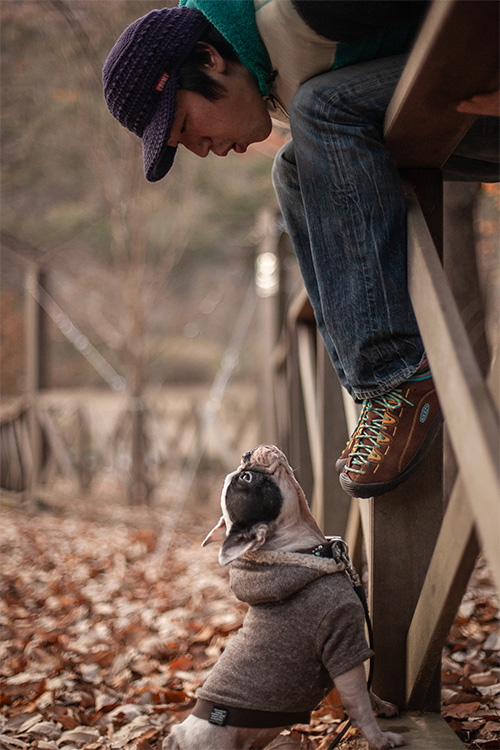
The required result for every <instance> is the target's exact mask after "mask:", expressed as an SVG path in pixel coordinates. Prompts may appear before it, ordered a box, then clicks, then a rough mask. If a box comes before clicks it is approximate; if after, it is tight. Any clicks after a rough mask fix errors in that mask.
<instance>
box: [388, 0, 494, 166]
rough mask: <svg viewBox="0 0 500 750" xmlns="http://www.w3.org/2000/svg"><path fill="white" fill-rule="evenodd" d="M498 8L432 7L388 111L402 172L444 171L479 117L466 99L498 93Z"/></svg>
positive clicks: (444, 0) (464, 2) (471, 3)
mask: <svg viewBox="0 0 500 750" xmlns="http://www.w3.org/2000/svg"><path fill="white" fill-rule="evenodd" d="M498 11H499V7H498V3H497V2H495V1H490V0H485V1H484V2H477V0H438V1H435V2H434V3H433V5H432V6H431V8H430V10H429V13H428V15H427V18H426V20H425V22H424V24H423V27H422V29H421V31H420V33H419V35H418V38H417V40H416V42H415V45H414V48H413V50H412V52H411V54H410V57H409V59H408V62H407V64H406V66H405V69H404V71H403V74H402V76H401V79H400V82H399V84H398V86H397V88H396V91H395V92H394V95H393V98H392V100H391V103H390V105H389V107H388V109H387V113H386V119H385V135H386V143H387V146H388V148H389V150H390V151H391V152H392V154H393V155H394V157H395V158H396V161H397V162H398V164H399V166H401V167H441V166H442V165H443V164H444V162H445V161H446V159H447V158H448V157H449V156H450V154H451V153H452V152H453V150H454V149H455V147H456V146H457V145H458V143H459V142H460V141H461V139H462V138H463V136H464V135H465V133H466V132H467V130H468V129H469V128H470V126H471V124H472V123H473V122H474V119H475V117H474V116H472V115H466V114H463V113H460V112H457V111H456V105H457V104H458V102H459V101H461V100H462V99H466V98H469V97H471V96H473V95H474V94H478V93H485V92H489V91H496V90H497V88H498V54H499V53H498Z"/></svg>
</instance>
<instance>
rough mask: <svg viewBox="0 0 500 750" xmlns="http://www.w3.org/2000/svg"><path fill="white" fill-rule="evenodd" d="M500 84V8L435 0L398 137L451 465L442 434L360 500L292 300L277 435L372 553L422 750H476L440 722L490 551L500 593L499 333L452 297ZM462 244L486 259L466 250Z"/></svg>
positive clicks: (343, 421)
mask: <svg viewBox="0 0 500 750" xmlns="http://www.w3.org/2000/svg"><path fill="white" fill-rule="evenodd" d="M495 87H498V3H496V2H480V3H477V2H467V1H464V0H439V1H438V2H435V3H434V4H433V5H432V6H431V8H430V11H429V13H428V16H427V19H426V21H425V23H424V26H423V28H422V30H421V32H420V34H419V37H418V38H417V40H416V43H415V46H414V49H413V51H412V53H411V55H410V58H409V60H408V62H407V65H406V68H405V71H404V73H403V76H402V79H401V81H400V84H399V86H398V88H397V90H396V92H395V94H394V97H393V100H392V102H391V106H390V108H389V110H388V112H387V119H386V142H387V144H388V147H389V148H390V149H391V151H392V152H393V154H394V156H395V157H396V159H397V161H398V165H400V167H401V169H402V170H403V172H402V174H403V179H404V185H405V191H406V193H407V198H408V233H409V240H408V256H409V290H410V295H411V299H412V302H413V306H414V310H415V314H416V317H417V320H418V324H419V328H420V331H421V335H422V339H423V341H424V345H425V349H426V352H427V356H428V358H429V361H430V365H431V369H432V371H433V375H434V378H435V382H436V386H437V390H438V395H439V398H440V402H441V405H442V409H443V413H444V416H445V425H446V427H445V441H444V443H445V446H446V450H445V451H444V459H443V441H442V440H441V441H440V440H438V441H436V442H437V445H436V447H435V449H434V450H433V451H432V452H431V454H430V455H429V456H428V457H427V459H426V460H425V462H424V464H423V465H422V467H421V468H420V469H419V470H418V471H417V472H416V473H415V475H413V476H412V477H411V478H410V479H409V480H408V481H407V482H405V483H404V484H403V485H401V486H400V487H399V488H397V489H396V490H395V491H393V492H391V493H388V494H386V495H384V496H383V497H380V498H377V499H376V500H374V499H373V498H371V499H366V500H359V501H358V500H351V499H350V498H348V497H347V495H345V494H344V493H343V492H342V490H341V488H340V486H339V483H338V478H337V476H336V472H335V468H334V464H335V459H336V458H337V457H338V455H339V454H340V453H341V452H342V450H343V448H344V446H345V441H346V439H347V436H348V434H350V433H351V432H352V430H353V429H354V427H355V424H356V421H357V412H358V407H357V406H356V405H355V404H354V403H353V402H352V400H351V399H350V397H349V396H348V395H347V394H346V392H345V391H343V389H342V388H341V387H340V385H339V383H338V381H337V378H336V376H335V374H334V372H333V369H332V367H331V365H330V363H329V361H328V357H327V355H326V352H325V348H324V345H323V343H322V341H321V340H320V338H319V336H318V334H317V331H316V326H315V322H314V316H313V313H312V309H311V306H310V304H309V301H308V299H307V295H306V294H305V291H303V290H302V291H301V292H300V294H299V295H298V296H297V298H296V299H295V300H294V301H293V303H292V304H291V305H290V310H289V313H288V317H287V320H286V325H285V327H284V329H283V334H282V338H281V340H280V343H279V346H278V348H277V350H276V353H275V358H274V375H275V377H274V382H275V389H276V408H277V420H276V424H277V426H278V427H277V440H278V442H279V443H280V445H282V447H283V449H284V450H285V451H287V452H288V454H289V456H290V460H291V462H292V465H293V466H294V467H297V473H298V476H299V480H300V481H301V483H302V484H303V486H304V488H305V490H306V494H307V495H308V497H309V498H310V499H311V501H312V507H313V512H314V514H315V516H316V518H317V519H318V521H319V522H320V524H321V525H322V527H323V528H324V530H325V531H326V532H327V533H336V534H338V533H340V534H342V533H343V534H344V535H345V536H346V539H347V541H348V543H349V545H350V548H351V554H352V556H353V558H354V560H355V562H356V563H357V564H358V565H359V564H360V562H361V550H362V546H364V554H365V559H366V562H367V568H368V579H369V583H368V588H369V601H370V610H371V617H372V621H373V630H374V640H375V652H376V658H375V674H374V681H373V686H374V690H375V691H376V692H378V693H379V694H380V695H382V696H383V697H384V698H386V699H389V700H392V701H394V702H395V703H397V704H398V705H399V706H400V708H401V709H404V710H406V711H412V710H413V711H427V712H430V715H429V717H428V718H427V719H426V718H422V717H419V716H417V715H415V714H411V713H409V714H407V715H406V716H405V718H404V720H403V719H402V720H401V721H404V722H406V724H405V726H406V731H407V732H408V733H409V734H408V735H407V737H408V742H409V743H411V746H412V747H416V748H424V747H425V748H426V750H432V748H436V750H437V749H439V750H448V748H450V750H451V749H452V748H454V747H461V746H462V745H461V743H460V741H459V740H458V739H457V737H456V736H455V735H454V734H453V733H452V732H451V731H450V730H448V728H447V726H446V725H445V723H444V721H442V720H440V718H439V717H438V716H437V714H438V713H439V710H440V657H441V650H442V647H443V644H444V641H445V639H446V636H447V634H448V632H449V629H450V627H451V624H452V622H453V618H454V616H455V613H456V610H457V608H458V605H459V603H460V600H461V598H462V596H463V593H464V591H465V587H466V585H467V582H468V579H469V577H470V574H471V572H472V569H473V566H474V564H475V561H476V558H477V554H478V552H479V551H480V550H482V551H483V553H484V555H485V556H486V558H487V561H488V563H489V566H490V569H491V572H492V576H493V578H494V581H495V582H496V584H497V586H499V585H500V477H499V466H498V457H499V455H500V454H499V416H498V399H497V398H496V396H497V394H498V384H499V383H498V360H497V361H496V362H493V363H490V366H489V368H488V369H489V371H488V373H487V374H486V378H485V377H484V373H483V372H482V371H481V367H480V365H479V364H478V356H477V355H478V354H479V362H480V363H481V365H482V369H483V370H484V369H485V368H484V361H485V357H484V347H483V350H482V351H480V349H481V342H484V339H483V338H481V337H479V340H478V336H477V331H476V332H475V338H476V341H474V340H471V338H470V337H469V335H468V332H467V314H465V313H464V311H465V308H466V307H467V304H464V302H465V303H467V302H470V300H472V301H474V299H475V295H476V290H475V288H474V286H472V287H470V288H469V299H468V300H465V301H463V300H460V299H459V300H458V304H457V301H456V300H455V297H454V294H453V289H454V288H461V289H462V288H463V284H461V280H460V269H461V268H463V273H464V274H465V273H468V270H467V269H468V268H469V267H470V264H468V263H467V262H465V261H466V260H467V258H463V259H461V260H460V262H455V263H452V264H450V269H448V268H447V263H446V258H445V263H444V267H443V263H442V258H443V241H444V238H443V215H445V214H446V210H444V214H443V183H442V177H441V172H440V168H441V167H442V166H443V164H444V162H445V161H446V159H447V158H448V156H449V155H450V154H451V153H452V152H453V150H454V148H455V147H456V145H457V144H458V143H459V141H460V140H461V138H462V137H463V135H464V134H465V133H466V131H467V130H468V128H469V127H470V125H471V124H472V122H473V121H474V119H475V118H474V117H471V116H466V115H460V114H459V113H457V112H456V110H455V105H456V103H457V102H458V101H460V100H461V99H464V98H467V97H468V96H471V95H473V94H474V93H479V92H485V91H492V90H494V89H495ZM457 249H458V250H459V251H460V252H464V253H465V254H468V255H469V256H470V255H471V254H473V253H474V248H473V247H469V248H467V247H464V245H463V243H462V245H461V247H460V248H455V250H457ZM462 261H463V262H462ZM449 271H451V272H449ZM447 272H449V273H447ZM450 281H451V285H450ZM462 281H463V279H462ZM461 312H462V314H461ZM464 318H465V322H464ZM474 349H475V350H476V351H475V350H474ZM450 445H451V447H452V449H451V450H450ZM443 463H444V471H443ZM443 480H444V481H443Z"/></svg>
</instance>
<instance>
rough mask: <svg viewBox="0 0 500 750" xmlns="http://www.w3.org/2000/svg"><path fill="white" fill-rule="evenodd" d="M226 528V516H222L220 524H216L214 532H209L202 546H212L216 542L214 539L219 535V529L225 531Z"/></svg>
mask: <svg viewBox="0 0 500 750" xmlns="http://www.w3.org/2000/svg"><path fill="white" fill-rule="evenodd" d="M225 528H226V522H225V521H224V516H221V517H220V518H219V520H218V522H217V523H216V525H215V526H214V527H213V529H212V531H209V532H208V534H207V535H206V537H205V539H204V540H203V541H202V543H201V546H202V547H205V546H206V545H207V544H210V543H211V542H215V539H213V538H212V537H214V536H215V535H216V534H217V532H218V531H219V529H221V530H222V531H223V530H224V529H225Z"/></svg>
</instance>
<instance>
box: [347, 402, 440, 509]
mask: <svg viewBox="0 0 500 750" xmlns="http://www.w3.org/2000/svg"><path fill="white" fill-rule="evenodd" d="M442 424H443V414H442V412H439V413H438V414H436V416H435V417H434V420H433V422H432V424H431V426H430V427H429V429H428V430H427V434H426V436H425V438H424V439H423V440H422V444H421V446H420V448H419V450H418V451H417V452H416V453H415V455H414V456H413V458H412V459H411V461H410V462H409V463H408V465H407V466H406V467H405V468H404V469H403V471H401V472H400V473H399V474H398V475H397V476H395V477H394V479H391V480H390V481H389V482H379V483H374V484H358V483H357V482H354V481H353V480H352V479H349V477H348V476H347V474H340V476H339V480H340V484H341V486H342V489H343V490H344V491H345V492H347V494H348V495H351V497H379V496H380V495H385V494H386V492H391V490H394V489H396V487H398V486H399V485H400V484H402V483H403V482H405V481H406V480H407V479H408V477H409V476H410V475H411V474H413V472H414V471H416V470H417V469H418V467H419V466H420V464H421V463H422V461H423V460H424V458H425V457H426V456H427V454H428V453H429V451H430V449H431V448H432V445H433V443H434V440H435V439H436V437H437V435H438V433H439V430H440V428H441V425H442Z"/></svg>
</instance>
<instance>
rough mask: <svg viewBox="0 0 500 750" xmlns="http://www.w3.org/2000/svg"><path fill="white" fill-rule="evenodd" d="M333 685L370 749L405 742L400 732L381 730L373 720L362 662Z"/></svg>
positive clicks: (380, 748) (398, 744)
mask: <svg viewBox="0 0 500 750" xmlns="http://www.w3.org/2000/svg"><path fill="white" fill-rule="evenodd" d="M335 687H336V688H337V690H338V691H339V694H340V698H341V700H342V703H343V705H344V708H345V710H346V711H347V713H348V714H349V718H350V719H351V721H352V723H353V725H354V726H356V727H358V729H359V730H360V732H361V733H362V735H363V737H364V738H365V739H366V740H367V741H368V745H369V747H370V750H387V748H391V747H401V746H402V745H404V744H405V741H404V739H403V738H402V737H401V735H400V734H396V733H395V732H382V730H381V729H380V727H379V725H378V724H377V722H376V721H375V717H374V715H373V712H372V708H371V703H370V697H369V695H368V690H367V688H366V677H365V670H364V667H363V665H362V664H358V666H357V667H354V669H350V670H349V671H348V672H344V674H342V675H340V676H339V677H336V678H335Z"/></svg>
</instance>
